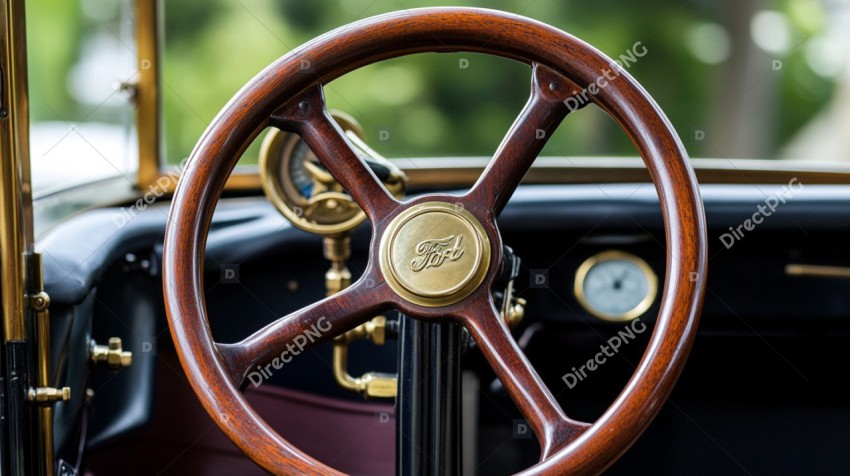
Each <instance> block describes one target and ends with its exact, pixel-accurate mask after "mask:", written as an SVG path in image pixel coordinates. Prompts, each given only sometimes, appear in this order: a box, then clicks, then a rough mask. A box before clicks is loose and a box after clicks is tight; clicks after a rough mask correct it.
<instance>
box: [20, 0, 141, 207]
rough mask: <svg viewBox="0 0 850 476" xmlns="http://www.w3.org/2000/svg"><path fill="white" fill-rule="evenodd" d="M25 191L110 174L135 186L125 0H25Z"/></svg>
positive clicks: (132, 68) (132, 67)
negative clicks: (28, 169) (28, 170)
mask: <svg viewBox="0 0 850 476" xmlns="http://www.w3.org/2000/svg"><path fill="white" fill-rule="evenodd" d="M26 6H27V54H28V67H29V90H30V92H29V96H30V102H29V107H30V130H31V132H30V134H31V135H30V148H31V163H32V185H33V194H34V196H35V197H36V198H38V197H41V196H44V195H47V194H49V193H50V192H51V191H54V190H62V189H67V188H69V187H73V186H75V185H79V184H83V183H87V182H92V181H94V180H99V179H106V178H111V177H121V178H122V179H126V180H127V181H128V185H129V186H132V185H133V184H135V170H136V165H137V160H136V144H135V134H134V132H133V130H134V129H133V109H132V107H131V102H130V91H131V90H132V89H131V88H130V89H128V88H126V87H125V86H122V85H124V84H129V83H131V82H132V81H133V77H134V75H135V72H136V56H135V53H134V48H135V45H134V43H135V41H134V40H133V25H132V21H131V14H132V8H131V6H132V3H131V2H130V1H129V0H124V1H118V0H110V1H100V0H82V1H65V0H32V1H28V2H27V5H26Z"/></svg>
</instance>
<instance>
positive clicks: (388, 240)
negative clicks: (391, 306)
mask: <svg viewBox="0 0 850 476" xmlns="http://www.w3.org/2000/svg"><path fill="white" fill-rule="evenodd" d="M380 251H381V254H380V262H381V271H382V272H383V274H384V278H385V279H386V280H387V284H389V285H390V287H391V288H392V289H393V290H394V291H395V292H396V293H398V295H400V296H401V297H403V298H405V299H407V300H408V301H410V302H412V303H414V304H419V305H422V306H429V307H437V306H447V305H449V304H454V303H456V302H458V301H460V300H461V299H463V298H465V297H467V296H469V295H470V294H471V293H472V292H473V291H475V289H476V288H478V286H479V285H480V284H481V282H482V281H483V280H484V276H485V275H486V274H487V269H488V267H489V265H490V240H489V239H488V238H487V234H486V232H485V231H484V227H482V226H481V223H479V222H478V220H477V219H475V217H474V216H472V214H471V213H469V212H468V211H466V210H465V209H464V208H463V207H461V206H459V205H453V204H451V203H446V202H426V203H421V204H419V205H414V206H412V207H410V208H409V209H407V210H405V211H404V212H402V213H401V214H399V216H397V217H396V218H395V219H394V220H393V221H392V223H390V225H389V227H387V231H386V233H384V236H383V238H381V250H380Z"/></svg>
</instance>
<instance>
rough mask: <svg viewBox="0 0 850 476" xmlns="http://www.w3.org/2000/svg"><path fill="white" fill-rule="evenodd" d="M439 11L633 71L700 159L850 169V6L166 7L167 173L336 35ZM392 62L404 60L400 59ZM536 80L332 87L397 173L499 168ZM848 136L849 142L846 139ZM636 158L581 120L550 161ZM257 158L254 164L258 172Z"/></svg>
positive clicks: (424, 75) (391, 79)
mask: <svg viewBox="0 0 850 476" xmlns="http://www.w3.org/2000/svg"><path fill="white" fill-rule="evenodd" d="M435 4H447V5H448V4H452V5H466V6H477V7H489V8H498V9H502V10H506V11H509V12H514V13H517V14H521V15H524V16H528V17H531V18H534V19H538V20H541V21H544V22H546V23H549V24H552V25H554V26H556V27H557V28H560V29H562V30H565V31H567V32H569V33H571V34H573V35H575V36H577V37H579V38H581V39H583V40H585V41H587V42H589V43H591V44H592V45H594V46H596V47H597V48H599V49H600V50H602V51H603V52H605V53H606V54H608V55H609V56H611V57H612V58H615V59H620V60H622V62H623V63H624V66H625V67H626V68H627V70H628V72H629V73H630V74H632V75H633V76H634V77H635V78H637V80H638V81H639V82H640V83H641V84H642V85H643V86H644V87H645V88H646V89H647V91H648V92H649V93H650V94H651V95H652V96H653V97H654V98H655V99H656V101H657V102H658V103H659V105H660V106H661V108H662V109H663V110H664V111H665V113H666V114H667V115H668V117H669V118H670V120H671V121H672V123H673V125H674V127H675V128H676V130H677V131H678V133H679V135H680V136H681V137H682V140H683V142H684V143H685V146H686V148H687V149H688V151H689V153H690V155H691V156H692V157H710V158H758V159H781V158H801V159H818V160H845V159H846V158H847V151H848V150H850V147H848V140H850V139H848V137H850V134H847V133H846V131H842V129H846V124H847V123H848V121H847V119H848V118H850V98H848V95H847V88H848V74H847V68H846V61H847V58H848V51H850V50H848V43H850V2H848V1H847V0H834V1H830V2H821V1H818V0H784V1H768V2H756V1H750V0H746V1H731V0H729V1H721V2H707V1H695V2H678V1H667V0H653V1H649V2H640V3H639V4H638V3H635V2H614V1H598V2H577V1H564V2H542V1H533V0H532V1H529V0H502V1H498V2H492V1H486V2H485V1H452V2H433V1H430V2H424V1H398V0H377V1H342V0H338V1H323V2H306V1H251V2H244V1H238V0H234V1H223V2H215V3H210V2H206V1H200V0H191V1H188V0H187V1H181V2H166V3H165V55H164V56H165V65H164V85H163V89H164V103H165V131H166V151H167V152H166V154H167V155H166V160H167V161H168V162H170V163H177V162H179V161H180V160H181V159H182V158H184V157H186V156H188V155H189V153H190V152H191V149H192V147H193V146H194V144H195V142H196V141H197V140H198V138H199V137H200V136H201V134H202V132H203V130H204V129H205V128H206V126H207V125H208V124H209V123H210V121H211V120H212V119H213V117H214V116H215V114H216V113H217V112H218V110H219V109H220V108H221V107H222V106H223V105H224V104H225V103H226V102H227V100H228V99H229V98H230V97H231V96H232V95H233V94H234V93H235V92H236V91H237V90H238V89H239V88H240V87H241V86H242V85H243V84H244V83H245V82H247V81H248V80H250V79H251V77H253V76H254V75H255V74H256V73H257V72H259V71H260V70H261V69H262V68H264V67H265V66H266V65H268V64H269V63H271V62H272V61H274V60H275V59H277V58H278V57H279V56H281V55H283V54H285V53H286V52H288V51H290V50H291V49H293V48H295V47H297V46H298V45H300V44H302V43H303V42H305V41H307V40H309V39H311V38H313V37H315V36H317V35H319V34H322V33H324V32H326V31H329V30H332V29H333V28H336V27H339V26H342V25H345V24H347V23H350V22H352V21H356V20H358V19H362V18H366V17H369V16H372V15H376V14H379V13H384V12H389V11H395V10H400V9H408V8H414V7H421V6H433V5H435ZM388 46H389V45H388ZM528 90H529V69H528V67H526V66H524V65H520V64H516V63H514V62H512V61H509V60H503V59H500V58H494V57H488V56H485V55H481V54H470V53H461V54H422V55H416V56H411V57H406V58H400V59H395V60H391V61H385V62H382V63H380V64H376V65H372V66H369V67H366V68H363V69H361V70H358V71H355V72H354V73H351V74H349V75H347V76H345V77H343V78H341V79H339V80H337V81H334V82H333V83H331V84H330V85H328V86H327V87H326V95H327V97H328V104H329V106H330V107H333V108H337V109H341V110H343V111H345V112H347V113H349V114H351V115H353V116H354V117H355V118H356V119H357V120H358V121H359V122H360V123H361V124H362V125H363V127H364V129H365V131H366V140H367V142H368V143H369V144H370V145H371V146H372V147H373V148H375V149H376V150H377V151H378V152H380V153H382V154H383V155H385V156H388V157H408V158H410V157H425V156H487V155H490V154H492V153H493V151H494V150H495V147H496V146H497V145H498V143H499V141H500V139H501V138H502V136H503V134H504V133H505V131H506V130H507V129H508V127H509V126H510V124H511V123H512V121H513V120H514V118H515V117H516V114H517V113H518V112H519V110H520V109H521V107H522V105H523V104H524V103H525V100H526V98H527V95H528ZM842 132H843V133H842ZM543 154H544V155H550V156H559V155H560V156H562V155H567V156H574V155H590V156H595V155H609V156H610V155H635V154H636V151H635V149H634V147H633V146H632V145H631V143H630V142H629V140H628V138H627V137H626V136H625V134H624V133H623V132H622V131H620V129H619V127H618V126H617V125H616V124H615V123H614V121H612V120H611V119H610V118H608V117H607V116H606V115H605V114H604V113H602V112H601V111H600V110H599V109H598V108H595V107H589V108H585V109H582V110H581V111H578V112H577V113H575V114H574V116H571V117H569V118H568V119H567V120H566V121H565V122H564V124H563V125H562V126H561V127H560V129H559V131H558V133H557V135H556V137H554V138H553V140H552V141H550V143H549V145H547V148H546V149H545V150H544V152H543ZM256 159H257V157H256V147H254V148H252V149H249V151H248V152H246V154H245V155H244V157H243V163H252V162H256Z"/></svg>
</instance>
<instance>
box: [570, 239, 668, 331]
mask: <svg viewBox="0 0 850 476" xmlns="http://www.w3.org/2000/svg"><path fill="white" fill-rule="evenodd" d="M657 291H658V278H656V276H655V273H654V272H653V271H652V268H650V267H649V265H648V264H647V263H646V261H644V260H642V259H640V258H638V257H637V256H635V255H632V254H629V253H624V252H621V251H606V252H603V253H600V254H597V255H594V256H591V257H590V258H588V259H587V260H586V261H585V262H584V263H582V264H581V266H580V267H579V269H578V272H577V273H576V280H575V294H576V297H577V298H578V300H579V302H580V303H581V305H582V306H583V307H584V308H585V309H587V311H588V312H590V313H591V314H593V315H594V316H596V317H599V318H601V319H605V320H609V321H628V320H630V319H634V318H636V317H639V316H640V315H641V314H643V313H644V312H646V311H647V309H649V307H650V306H652V303H653V302H654V301H655V296H656V293H657Z"/></svg>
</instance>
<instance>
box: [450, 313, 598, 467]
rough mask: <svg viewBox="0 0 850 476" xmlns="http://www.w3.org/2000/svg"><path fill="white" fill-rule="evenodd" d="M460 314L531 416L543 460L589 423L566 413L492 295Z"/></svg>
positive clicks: (512, 393)
mask: <svg viewBox="0 0 850 476" xmlns="http://www.w3.org/2000/svg"><path fill="white" fill-rule="evenodd" d="M460 318H461V322H462V323H463V325H464V326H465V327H466V328H467V329H468V330H469V332H470V334H472V338H473V339H475V342H476V343H477V344H478V347H479V348H480V349H481V352H482V353H483V354H484V357H485V358H486V359H487V362H489V363H490V366H491V367H492V368H493V370H494V371H495V372H496V376H497V377H498V378H499V380H500V381H501V382H502V385H503V386H504V387H505V390H507V392H508V395H510V397H511V399H512V400H513V401H514V403H515V404H516V405H517V407H519V409H520V411H521V412H522V414H523V415H524V416H525V418H526V419H528V422H529V424H530V425H531V427H532V429H533V430H534V434H535V435H536V436H537V440H538V441H539V442H540V459H541V461H542V460H545V459H547V458H548V457H549V456H551V455H552V454H553V453H554V452H556V451H558V450H559V449H561V448H563V447H564V446H566V445H568V444H569V443H570V442H571V441H573V440H574V439H575V438H577V437H578V436H579V435H581V434H582V433H583V432H584V431H585V430H587V429H588V428H589V427H590V424H589V423H584V422H580V421H576V420H573V419H571V418H569V417H568V416H567V415H566V414H565V413H564V411H563V410H562V409H561V407H560V406H559V405H558V402H557V401H556V400H555V397H554V396H553V395H552V392H550V391H549V389H548V388H547V387H546V384H545V383H543V380H542V379H541V378H540V375H538V374H537V371H536V370H534V367H532V365H531V363H530V362H529V361H528V359H527V358H526V356H525V354H524V353H523V352H522V349H520V348H519V345H517V343H516V341H515V340H514V338H513V337H512V336H511V333H510V331H509V330H508V328H507V327H506V326H505V324H504V323H503V320H502V318H501V316H500V315H499V311H498V310H497V309H496V307H495V305H494V304H493V301H492V299H490V298H489V297H487V298H479V299H477V300H476V301H474V302H473V304H472V305H471V306H470V307H468V308H467V310H466V311H465V312H464V313H462V315H461V316H460Z"/></svg>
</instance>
